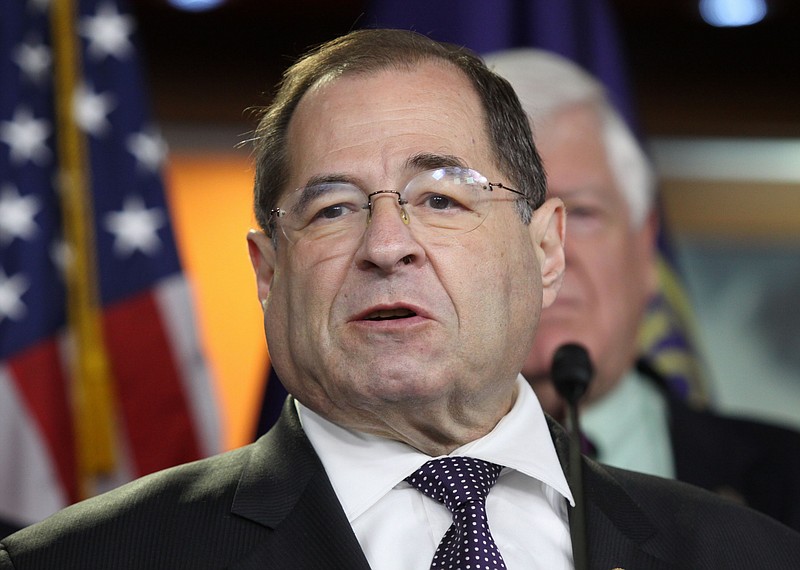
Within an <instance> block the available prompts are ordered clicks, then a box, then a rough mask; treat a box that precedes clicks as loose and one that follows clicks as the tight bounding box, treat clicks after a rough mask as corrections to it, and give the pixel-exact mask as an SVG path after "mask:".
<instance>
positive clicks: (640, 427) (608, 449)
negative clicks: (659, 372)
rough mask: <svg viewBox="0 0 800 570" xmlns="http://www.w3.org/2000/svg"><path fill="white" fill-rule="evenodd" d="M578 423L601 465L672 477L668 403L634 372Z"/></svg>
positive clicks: (626, 376)
mask: <svg viewBox="0 0 800 570" xmlns="http://www.w3.org/2000/svg"><path fill="white" fill-rule="evenodd" d="M580 421H581V429H582V430H583V432H584V433H585V434H586V437H588V438H589V440H591V442H592V443H594V445H595V446H596V447H597V451H598V457H597V458H598V460H599V461H601V462H602V463H607V464H608V465H613V466H615V467H622V468H624V469H630V470H632V471H640V472H643V473H650V474H652V475H660V476H661V477H669V478H673V479H674V478H675V462H674V459H673V456H672V445H671V441H670V437H669V415H668V409H667V401H666V399H665V397H664V396H663V394H662V393H661V392H660V391H659V389H658V388H657V387H656V386H654V385H653V383H652V382H649V381H648V380H647V379H646V378H643V377H642V376H640V375H639V374H638V373H636V372H635V371H631V372H630V373H628V374H627V375H625V377H624V378H623V379H622V381H621V382H620V383H619V385H618V386H617V387H616V388H615V389H614V390H612V391H611V392H610V393H609V394H607V395H606V396H605V397H604V398H603V399H602V400H600V401H598V402H595V403H594V404H592V405H591V406H588V407H587V408H586V409H585V410H582V412H581V418H580Z"/></svg>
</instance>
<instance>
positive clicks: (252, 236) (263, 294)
mask: <svg viewBox="0 0 800 570" xmlns="http://www.w3.org/2000/svg"><path fill="white" fill-rule="evenodd" d="M247 249H248V252H249V253H250V263H251V264H252V265H253V271H254V272H255V275H256V286H257V287H258V299H259V301H260V302H261V306H262V307H263V306H264V303H266V301H267V296H268V295H269V288H270V286H271V285H272V276H273V275H274V274H275V248H274V247H273V245H272V239H271V238H269V237H268V236H267V235H266V234H265V233H264V232H262V231H260V230H250V231H249V232H248V234H247Z"/></svg>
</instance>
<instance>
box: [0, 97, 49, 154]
mask: <svg viewBox="0 0 800 570" xmlns="http://www.w3.org/2000/svg"><path fill="white" fill-rule="evenodd" d="M52 130H53V129H52V127H51V125H50V123H49V122H48V121H46V120H44V119H35V118H34V117H33V113H31V110H30V109H28V108H27V107H24V106H20V107H17V108H16V110H15V111H14V118H13V119H12V120H11V121H4V122H2V123H0V141H3V142H4V143H6V144H7V145H8V146H9V147H11V162H13V163H16V164H22V163H24V162H26V161H31V162H33V163H35V164H37V165H39V166H44V165H45V164H47V161H48V159H49V158H50V156H51V153H50V149H49V148H47V145H46V144H45V141H46V140H47V137H48V136H50V133H51V132H52Z"/></svg>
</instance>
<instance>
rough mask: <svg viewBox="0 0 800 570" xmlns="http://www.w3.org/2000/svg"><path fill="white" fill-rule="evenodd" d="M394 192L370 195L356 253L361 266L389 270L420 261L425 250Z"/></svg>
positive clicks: (423, 256) (388, 271)
mask: <svg viewBox="0 0 800 570" xmlns="http://www.w3.org/2000/svg"><path fill="white" fill-rule="evenodd" d="M398 198H399V195H398V194H397V193H394V192H386V193H376V194H373V195H371V196H370V200H371V203H372V208H371V212H370V218H369V223H368V224H367V228H366V230H365V231H364V235H363V237H362V240H361V244H360V246H359V248H358V252H357V254H356V255H357V264H358V266H359V267H360V268H362V269H373V268H377V269H379V270H381V271H383V272H386V273H391V272H392V271H395V270H396V269H398V268H401V267H404V266H407V265H411V264H418V263H421V262H422V260H423V259H424V258H425V250H424V248H423V247H422V244H421V243H420V242H419V241H417V239H416V237H415V236H414V234H413V232H412V231H411V225H410V224H411V223H412V220H410V219H409V218H408V215H407V213H406V211H405V209H404V208H403V206H402V205H401V204H400V203H399V202H398Z"/></svg>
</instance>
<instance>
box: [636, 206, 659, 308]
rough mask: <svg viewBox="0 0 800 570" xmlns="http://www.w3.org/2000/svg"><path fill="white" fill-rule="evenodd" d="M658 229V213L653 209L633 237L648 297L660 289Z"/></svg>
mask: <svg viewBox="0 0 800 570" xmlns="http://www.w3.org/2000/svg"><path fill="white" fill-rule="evenodd" d="M659 227H660V222H659V217H658V213H657V212H656V209H655V208H653V209H652V210H651V211H650V213H649V214H648V215H647V218H645V220H644V222H643V223H642V227H641V228H639V229H638V230H637V232H638V235H637V236H635V238H634V239H635V240H636V242H635V243H636V247H638V248H639V251H638V252H637V253H638V255H640V256H642V258H643V264H644V271H645V272H646V273H645V276H644V279H645V283H646V286H647V291H648V293H649V294H650V295H655V293H656V292H657V291H658V290H659V288H660V287H661V285H660V280H661V277H660V275H659V269H658V267H659V263H658V244H657V243H656V241H657V240H658V230H659Z"/></svg>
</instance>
